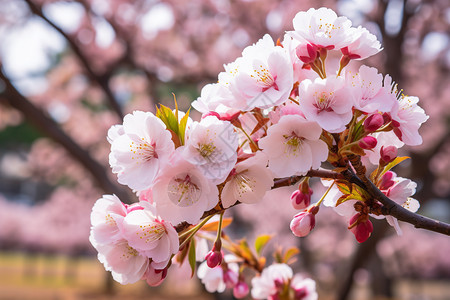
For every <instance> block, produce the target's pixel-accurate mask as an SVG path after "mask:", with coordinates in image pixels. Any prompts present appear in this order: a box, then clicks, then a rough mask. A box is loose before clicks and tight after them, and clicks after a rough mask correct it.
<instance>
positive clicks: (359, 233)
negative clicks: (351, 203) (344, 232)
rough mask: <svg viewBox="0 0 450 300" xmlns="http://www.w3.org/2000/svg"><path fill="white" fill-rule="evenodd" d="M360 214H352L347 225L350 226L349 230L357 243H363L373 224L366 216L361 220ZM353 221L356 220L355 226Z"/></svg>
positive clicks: (370, 232)
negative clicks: (365, 218)
mask: <svg viewBox="0 0 450 300" xmlns="http://www.w3.org/2000/svg"><path fill="white" fill-rule="evenodd" d="M360 216H361V214H360V213H357V214H356V215H354V216H353V217H352V218H351V219H350V221H349V226H350V227H351V228H350V231H351V232H352V233H353V234H354V235H355V238H356V240H357V241H358V243H363V242H365V241H366V240H367V239H368V238H369V236H370V235H371V234H372V231H373V225H372V222H370V220H369V219H368V218H367V220H361V219H360ZM355 222H358V223H357V224H356V226H355V225H354V224H355Z"/></svg>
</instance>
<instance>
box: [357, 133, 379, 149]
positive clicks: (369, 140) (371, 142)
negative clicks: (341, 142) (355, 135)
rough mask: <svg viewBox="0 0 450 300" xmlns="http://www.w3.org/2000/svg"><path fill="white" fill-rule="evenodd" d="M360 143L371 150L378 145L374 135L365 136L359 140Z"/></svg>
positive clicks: (362, 146)
mask: <svg viewBox="0 0 450 300" xmlns="http://www.w3.org/2000/svg"><path fill="white" fill-rule="evenodd" d="M358 145H359V146H360V147H361V148H362V149H366V150H370V149H373V148H375V146H376V145H377V139H376V138H374V137H373V136H365V137H363V138H362V139H360V140H359V142H358Z"/></svg>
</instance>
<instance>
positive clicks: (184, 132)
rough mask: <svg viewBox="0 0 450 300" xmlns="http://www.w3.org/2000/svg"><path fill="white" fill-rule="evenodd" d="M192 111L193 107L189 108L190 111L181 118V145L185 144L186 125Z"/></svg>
mask: <svg viewBox="0 0 450 300" xmlns="http://www.w3.org/2000/svg"><path fill="white" fill-rule="evenodd" d="M190 111H191V108H189V109H188V111H187V112H186V114H185V115H184V116H183V118H181V120H180V125H179V136H180V141H181V145H184V136H185V134H186V125H187V121H188V119H189V112H190Z"/></svg>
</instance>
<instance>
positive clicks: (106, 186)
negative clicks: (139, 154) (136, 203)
mask: <svg viewBox="0 0 450 300" xmlns="http://www.w3.org/2000/svg"><path fill="white" fill-rule="evenodd" d="M0 80H1V81H2V82H3V83H4V86H5V89H4V90H3V92H2V93H0V96H1V97H3V98H4V99H5V100H6V101H7V102H8V104H9V105H10V106H11V107H13V108H15V109H17V110H18V111H20V112H21V113H22V114H23V115H24V117H25V118H26V120H27V121H28V122H30V123H31V124H33V125H34V126H36V127H37V128H38V129H39V130H40V131H42V132H43V133H44V134H45V135H47V136H48V137H50V138H52V139H53V140H54V141H56V142H57V143H59V144H60V145H61V146H63V147H64V149H66V151H67V152H68V153H69V154H70V155H72V157H73V158H74V159H76V160H77V161H78V162H80V164H81V165H82V166H83V167H84V168H85V169H86V170H87V171H88V172H89V173H90V174H91V175H92V176H93V177H94V179H95V180H96V181H97V184H98V185H99V186H100V188H102V189H103V190H104V191H105V192H106V193H111V194H112V193H113V194H116V195H117V196H118V197H119V198H120V199H121V200H122V201H123V202H127V203H130V200H129V197H128V193H127V192H125V190H124V189H121V188H120V187H119V186H118V185H116V184H114V183H113V182H112V181H111V180H109V178H108V176H107V175H106V174H107V173H106V172H107V170H106V169H105V167H104V166H102V165H101V164H100V163H99V162H97V161H96V160H95V159H94V158H92V156H91V155H90V154H89V153H88V152H87V151H86V150H84V149H82V148H81V147H80V146H79V145H78V144H77V143H76V142H75V141H74V140H73V139H72V138H70V137H69V136H68V135H67V134H66V133H65V132H64V131H63V130H62V129H61V128H60V127H59V126H58V124H56V123H55V121H53V120H52V119H51V118H49V117H48V116H47V115H46V114H45V113H44V112H43V111H42V110H41V109H39V108H37V107H36V106H35V105H34V104H33V103H32V102H31V101H29V100H28V99H27V98H25V96H23V95H22V94H21V93H20V92H19V91H18V90H17V89H16V88H15V87H14V86H13V84H12V83H11V81H10V80H9V78H8V77H7V76H6V75H5V74H4V72H3V70H2V69H1V65H0ZM1 81H0V82H1Z"/></svg>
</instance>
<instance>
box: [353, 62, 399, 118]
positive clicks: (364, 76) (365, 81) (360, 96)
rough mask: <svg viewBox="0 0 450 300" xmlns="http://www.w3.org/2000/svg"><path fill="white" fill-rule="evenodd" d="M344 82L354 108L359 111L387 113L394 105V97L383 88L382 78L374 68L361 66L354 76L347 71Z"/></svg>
mask: <svg viewBox="0 0 450 300" xmlns="http://www.w3.org/2000/svg"><path fill="white" fill-rule="evenodd" d="M345 81H346V86H347V87H348V88H349V89H350V91H351V93H352V95H353V98H354V99H355V103H354V106H355V108H356V109H358V110H360V111H363V112H366V113H376V112H378V111H381V112H388V111H390V110H391V109H392V107H393V106H394V105H395V102H396V99H395V97H394V96H393V95H392V94H391V93H390V90H389V91H388V90H387V89H386V88H383V76H382V75H381V74H379V73H378V70H377V69H376V68H371V67H367V66H365V65H362V66H361V67H360V68H359V70H358V73H356V74H354V73H353V72H352V71H347V73H346V74H345ZM389 89H390V86H389Z"/></svg>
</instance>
